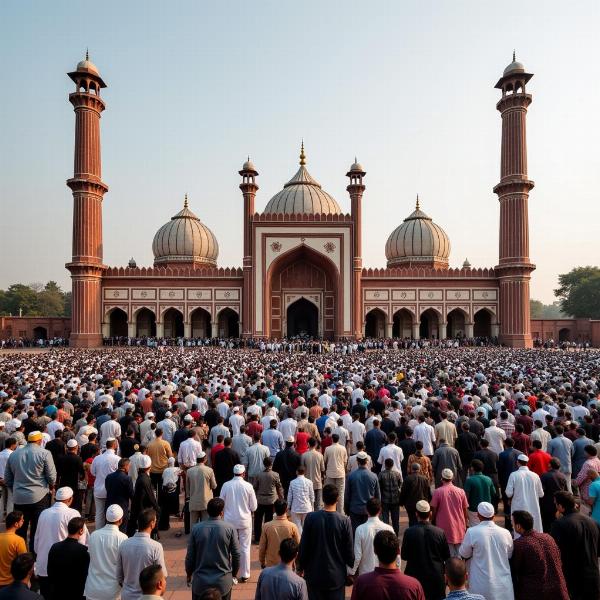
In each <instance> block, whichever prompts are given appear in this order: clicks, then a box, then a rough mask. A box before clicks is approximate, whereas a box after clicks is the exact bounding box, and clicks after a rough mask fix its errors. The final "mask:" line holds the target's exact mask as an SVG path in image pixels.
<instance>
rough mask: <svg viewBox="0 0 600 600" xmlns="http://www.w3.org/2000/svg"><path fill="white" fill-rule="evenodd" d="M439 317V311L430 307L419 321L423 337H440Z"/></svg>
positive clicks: (420, 332) (421, 336) (420, 334)
mask: <svg viewBox="0 0 600 600" xmlns="http://www.w3.org/2000/svg"><path fill="white" fill-rule="evenodd" d="M439 322H440V321H439V318H438V315H437V313H436V312H435V311H434V310H432V309H431V308H428V309H427V310H426V311H425V312H424V313H423V314H422V315H421V321H420V323H419V337H420V338H421V339H426V340H429V339H433V338H437V337H438V333H439Z"/></svg>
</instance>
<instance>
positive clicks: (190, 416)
mask: <svg viewBox="0 0 600 600" xmlns="http://www.w3.org/2000/svg"><path fill="white" fill-rule="evenodd" d="M183 420H184V421H188V422H189V421H193V420H194V417H192V415H185V417H183Z"/></svg>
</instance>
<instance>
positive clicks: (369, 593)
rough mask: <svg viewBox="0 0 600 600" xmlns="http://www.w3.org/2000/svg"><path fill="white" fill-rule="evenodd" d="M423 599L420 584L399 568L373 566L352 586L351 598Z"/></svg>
mask: <svg viewBox="0 0 600 600" xmlns="http://www.w3.org/2000/svg"><path fill="white" fill-rule="evenodd" d="M363 598H368V599H369V600H389V599H390V598H393V599H394V600H425V592H424V591H423V587H422V586H421V584H420V583H419V582H418V581H417V580H416V579H415V578H414V577H409V576H408V575H405V574H404V573H403V572H402V571H401V570H400V569H384V568H382V567H375V570H374V571H372V572H371V573H365V574H364V575H361V576H360V577H359V578H358V579H357V580H356V582H355V584H354V587H353V588H352V600H362V599H363Z"/></svg>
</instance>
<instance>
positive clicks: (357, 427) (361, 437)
mask: <svg viewBox="0 0 600 600" xmlns="http://www.w3.org/2000/svg"><path fill="white" fill-rule="evenodd" d="M348 431H349V432H350V435H351V436H352V447H351V452H352V454H354V453H356V442H364V441H365V426H364V425H363V424H362V423H361V422H360V420H359V419H356V421H352V423H351V424H350V426H349V427H348Z"/></svg>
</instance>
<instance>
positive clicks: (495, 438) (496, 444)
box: [483, 425, 506, 454]
mask: <svg viewBox="0 0 600 600" xmlns="http://www.w3.org/2000/svg"><path fill="white" fill-rule="evenodd" d="M483 438H484V439H486V440H487V441H488V442H489V443H490V446H489V447H490V450H492V451H493V452H495V453H496V454H500V452H502V451H503V450H504V444H503V442H504V440H505V439H506V431H504V429H501V428H500V427H496V426H495V425H493V426H491V427H488V428H487V429H486V430H485V432H484V433H483Z"/></svg>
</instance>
